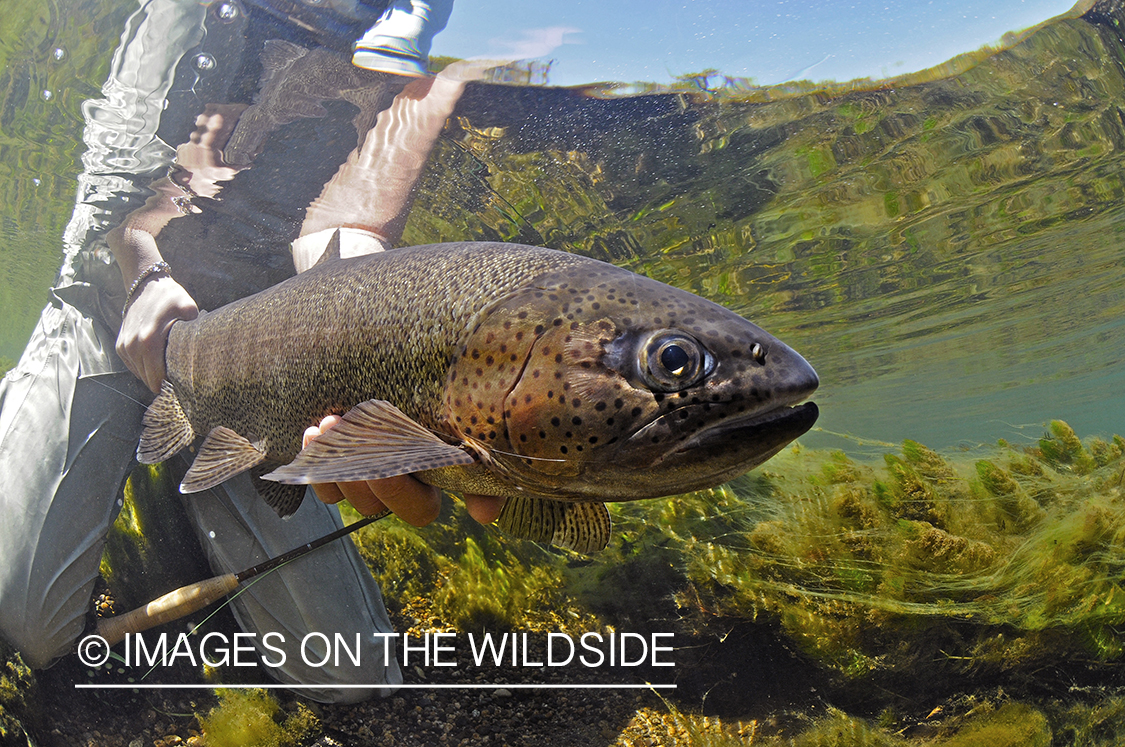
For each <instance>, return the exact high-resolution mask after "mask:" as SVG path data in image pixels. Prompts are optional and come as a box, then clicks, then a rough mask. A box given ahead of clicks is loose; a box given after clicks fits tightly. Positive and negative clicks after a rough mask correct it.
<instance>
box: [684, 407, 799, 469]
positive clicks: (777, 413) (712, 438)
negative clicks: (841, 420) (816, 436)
mask: <svg viewBox="0 0 1125 747" xmlns="http://www.w3.org/2000/svg"><path fill="white" fill-rule="evenodd" d="M819 416H820V409H819V408H818V407H817V406H816V403H815V402H805V403H803V404H799V405H794V406H789V405H782V406H780V407H775V408H773V409H771V410H767V411H766V412H762V413H754V414H752V415H749V416H746V417H742V418H738V419H734V420H724V421H722V422H720V423H716V424H715V425H713V426H711V427H709V428H706V429H705V430H703V431H700V432H699V433H697V434H696V435H695V436H693V437H692V438H691V439H689V440H687V441H685V442H684V443H683V444H682V445H681V446H680V447H679V448H677V449H676V450H675V451H672V452H670V454H669V456H671V455H672V454H681V453H684V452H687V451H692V450H697V449H699V448H701V447H707V446H712V445H714V444H716V443H719V442H724V441H726V442H732V443H738V444H741V445H742V446H743V447H744V448H747V447H751V449H752V446H753V444H755V443H756V444H758V445H760V446H761V447H762V448H764V449H767V450H769V449H775V447H776V449H775V450H774V451H772V452H771V453H770V454H769V455H768V456H772V455H773V454H774V453H776V450H777V449H780V448H782V447H783V446H785V445H786V444H788V443H789V442H790V441H793V440H794V439H796V438H798V437H800V436H802V435H804V434H805V433H807V432H808V430H809V429H810V428H812V427H813V425H814V424H815V423H816V420H817V418H818V417H819ZM747 442H749V443H747ZM768 456H767V457H765V458H768ZM765 458H763V459H762V461H765Z"/></svg>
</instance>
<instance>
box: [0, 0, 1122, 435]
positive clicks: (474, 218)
mask: <svg viewBox="0 0 1125 747" xmlns="http://www.w3.org/2000/svg"><path fill="white" fill-rule="evenodd" d="M131 7H132V6H130V5H129V4H128V3H117V2H100V3H99V2H77V1H76V0H69V2H66V3H62V4H59V3H45V4H41V5H37V4H35V3H31V2H26V3H18V4H15V5H14V7H12V8H6V9H5V12H4V14H3V18H2V19H0V65H2V67H0V70H2V72H0V263H2V264H0V266H2V268H3V270H2V273H0V320H2V321H0V356H4V357H5V358H8V359H15V358H17V357H18V356H19V354H20V352H21V350H22V348H23V345H24V343H25V342H26V339H27V336H28V334H29V332H30V329H31V327H32V326H33V324H34V321H35V319H36V317H37V315H38V313H39V310H40V309H41V307H42V305H43V303H44V301H45V298H46V290H47V288H48V287H49V285H50V283H51V280H52V278H53V276H54V273H55V272H56V271H57V268H58V265H59V262H60V258H61V250H60V248H59V240H58V239H59V236H60V234H61V231H62V228H63V227H64V226H65V223H66V221H67V220H68V218H69V213H70V210H71V208H72V199H73V197H72V196H73V190H74V186H75V181H74V180H75V175H76V174H77V172H78V170H79V167H80V162H79V159H80V156H81V145H80V142H81V141H80V133H81V124H82V118H81V112H80V108H79V107H80V104H81V102H82V101H83V100H84V99H85V98H88V97H91V96H96V95H97V93H98V89H99V87H100V84H101V81H103V80H104V76H105V73H106V70H107V66H108V59H109V55H110V54H111V52H112V49H113V47H114V46H115V45H116V43H117V34H118V33H119V32H118V31H117V29H120V27H121V24H122V21H123V18H124V17H125V15H127V13H128V11H129V10H130V9H131ZM90 18H95V19H98V20H95V21H89V20H81V19H90ZM1107 23H1108V22H1107ZM58 49H61V50H63V53H62V55H61V56H62V59H61V60H60V59H57V58H58V56H59V53H56V51H55V50H58ZM1123 54H1125V50H1123V47H1122V45H1121V43H1120V41H1119V40H1118V39H1117V37H1116V34H1115V33H1113V32H1111V31H1110V30H1109V26H1108V25H1106V24H1105V23H1103V24H1100V25H1099V24H1095V23H1091V22H1090V21H1088V20H1082V19H1079V20H1068V21H1059V22H1056V23H1054V24H1052V25H1050V26H1049V27H1047V28H1045V29H1043V30H1041V31H1040V32H1038V33H1037V34H1035V35H1034V36H1032V37H1031V38H1030V39H1028V40H1026V41H1025V42H1024V43H1022V44H1021V45H1019V46H1017V47H1015V48H1014V49H1011V50H1009V51H1006V52H1003V53H1000V54H998V55H996V56H995V57H993V58H991V59H988V60H986V61H984V62H983V63H982V64H980V65H977V66H976V67H974V68H972V69H971V70H969V71H968V72H964V73H962V74H961V75H959V76H956V77H952V78H947V79H944V80H935V81H931V82H926V83H918V84H915V85H903V86H900V87H898V88H894V89H889V90H874V91H872V90H869V91H858V92H854V93H850V94H847V95H836V96H833V95H828V94H826V93H823V92H822V93H813V94H806V95H800V94H799V93H794V92H791V91H790V92H788V93H786V92H782V91H778V90H776V89H775V90H773V91H770V92H761V91H751V92H749V93H747V92H745V91H742V92H740V93H739V94H738V95H734V94H730V95H728V94H725V93H723V92H720V93H718V94H708V93H697V94H695V95H677V94H665V95H649V96H642V97H635V98H616V99H599V98H595V97H592V96H584V95H583V94H581V93H579V92H574V91H564V90H559V89H528V88H519V87H510V86H505V87H500V86H492V87H486V86H480V87H477V88H475V89H471V90H470V92H469V93H468V94H467V95H466V96H465V98H464V99H463V100H462V103H461V105H460V108H459V110H458V112H457V113H458V115H459V118H457V119H455V120H454V121H453V122H452V123H451V125H450V127H449V128H448V130H447V132H446V135H445V137H444V138H443V140H442V141H441V143H440V144H439V147H438V149H437V152H436V153H435V156H434V158H433V159H432V160H431V165H430V168H429V172H428V174H427V176H426V179H425V182H424V184H423V193H422V195H421V197H420V198H419V200H418V203H417V205H416V208H415V211H414V213H413V215H412V218H411V223H410V226H409V228H408V230H407V233H406V239H407V240H408V241H411V242H414V243H416V242H421V241H431V240H460V239H472V238H489V237H502V238H510V239H516V240H521V241H527V242H531V243H540V244H545V245H549V246H554V247H558V248H564V249H569V250H572V251H578V252H582V253H586V254H591V255H594V256H599V257H602V258H606V259H610V260H612V261H615V262H617V263H620V264H625V265H628V266H630V267H631V268H633V269H636V270H638V271H641V272H644V273H646V274H649V275H652V276H654V277H657V278H659V279H661V280H664V281H666V282H671V283H674V284H676V285H680V286H683V287H685V288H688V289H690V290H693V291H695V292H698V293H700V294H702V295H705V296H708V297H710V298H712V299H714V300H717V301H719V302H721V303H723V304H725V305H727V306H729V307H731V308H733V309H735V310H737V311H739V312H740V313H743V314H745V315H747V316H748V317H750V318H751V319H753V320H755V321H757V322H758V323H760V324H761V325H762V326H764V327H765V328H766V329H768V330H770V331H771V332H773V333H774V334H776V335H778V336H780V337H781V338H782V339H784V340H786V341H787V342H788V343H789V344H791V345H792V346H793V347H795V348H797V349H798V350H799V351H801V353H802V354H804V355H805V356H806V357H807V358H808V359H809V360H810V362H812V363H813V365H814V366H815V367H816V369H817V371H818V372H819V374H820V376H821V381H822V388H821V392H820V393H819V394H818V395H817V401H818V403H819V404H820V406H821V411H822V416H821V420H820V423H819V426H820V428H822V429H823V431H825V432H830V433H847V434H851V435H853V436H855V437H857V438H860V439H865V440H870V441H883V442H898V441H901V439H903V438H905V437H910V438H915V439H917V440H920V441H922V442H924V443H928V444H931V445H933V446H935V447H937V448H948V447H953V446H957V445H964V444H975V443H980V442H989V441H992V440H995V439H996V438H998V437H1004V438H1008V439H1011V440H1013V441H1017V442H1018V441H1020V440H1021V439H1028V440H1030V439H1032V438H1036V437H1038V436H1039V435H1041V433H1042V430H1043V425H1044V423H1045V422H1046V421H1047V420H1048V419H1049V418H1052V417H1058V418H1062V419H1065V420H1067V421H1068V422H1069V423H1070V424H1071V425H1072V426H1073V427H1074V428H1075V429H1076V430H1077V432H1078V433H1080V434H1102V435H1109V434H1111V433H1112V432H1114V430H1120V429H1121V426H1120V424H1121V422H1123V421H1125V418H1123V417H1122V416H1123V415H1125V386H1123V384H1125V373H1123V369H1122V366H1121V359H1122V351H1123V350H1125V263H1123V262H1122V258H1123V255H1125V238H1123V233H1122V232H1123V230H1125V224H1122V221H1121V217H1122V211H1123V210H1125V188H1123V185H1122V179H1121V176H1120V174H1121V171H1122V169H1121V166H1122V164H1121V160H1122V155H1121V154H1122V148H1123V147H1125V125H1123V121H1125V116H1123V115H1122V114H1121V110H1120V108H1119V107H1120V105H1121V103H1122V102H1123V101H1125V96H1123V94H1122V90H1123V85H1125V78H1123V76H1122V72H1121V65H1122V57H1123ZM44 92H50V93H49V94H48V93H44ZM782 94H784V95H782ZM770 99H775V100H770ZM807 440H808V442H809V443H811V444H814V445H832V446H842V447H843V448H846V449H849V450H862V449H863V445H862V443H861V442H857V441H854V440H852V439H846V440H840V439H839V438H837V437H835V436H831V435H828V433H824V432H821V433H814V434H812V435H810V436H809V437H808V439H807Z"/></svg>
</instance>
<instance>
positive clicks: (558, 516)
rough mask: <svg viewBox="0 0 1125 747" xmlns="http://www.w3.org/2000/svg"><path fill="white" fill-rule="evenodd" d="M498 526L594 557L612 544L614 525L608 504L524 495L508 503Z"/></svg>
mask: <svg viewBox="0 0 1125 747" xmlns="http://www.w3.org/2000/svg"><path fill="white" fill-rule="evenodd" d="M496 526H498V527H500V529H501V530H502V531H504V532H506V533H508V534H510V535H512V536H514V537H521V538H523V539H529V540H531V541H532V542H545V543H549V544H552V545H557V546H558V547H565V548H567V549H570V550H574V551H575V552H580V553H584V554H590V553H595V552H600V551H601V550H604V549H605V546H606V545H607V544H609V534H610V530H611V528H612V522H611V521H610V518H609V510H608V509H606V507H605V504H604V503H596V502H583V503H573V502H569V501H555V500H551V499H549V498H539V497H536V496H529V495H520V496H513V497H511V498H508V500H507V502H505V503H504V508H503V509H502V510H501V511H500V516H499V518H497V519H496Z"/></svg>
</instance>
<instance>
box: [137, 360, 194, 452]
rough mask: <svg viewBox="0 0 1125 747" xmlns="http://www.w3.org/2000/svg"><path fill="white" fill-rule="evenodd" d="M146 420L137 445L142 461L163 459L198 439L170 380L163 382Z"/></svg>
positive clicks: (147, 411)
mask: <svg viewBox="0 0 1125 747" xmlns="http://www.w3.org/2000/svg"><path fill="white" fill-rule="evenodd" d="M142 422H143V423H144V431H143V432H142V433H141V442H140V444H139V445H138V446H137V461H139V462H140V463H141V464H156V463H158V462H163V461H164V460H166V459H168V458H170V457H172V456H173V455H175V454H176V452H178V451H179V450H180V449H182V448H184V447H185V446H187V445H188V444H190V443H191V442H192V441H193V440H194V439H195V431H194V430H193V429H192V427H191V421H189V420H188V417H187V413H185V412H184V408H183V407H182V406H181V405H180V400H179V399H178V398H177V397H176V390H175V389H173V388H172V385H171V384H170V383H169V382H168V380H167V379H165V380H164V382H163V383H162V384H161V385H160V394H158V395H157V396H156V399H155V400H153V402H152V404H151V405H149V406H148V410H146V411H145V416H144V420H143V421H142Z"/></svg>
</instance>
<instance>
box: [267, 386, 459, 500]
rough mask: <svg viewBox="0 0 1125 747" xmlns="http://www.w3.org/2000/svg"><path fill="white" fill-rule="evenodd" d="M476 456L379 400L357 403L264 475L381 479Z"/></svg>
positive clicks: (305, 480)
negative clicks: (329, 426) (283, 464)
mask: <svg viewBox="0 0 1125 747" xmlns="http://www.w3.org/2000/svg"><path fill="white" fill-rule="evenodd" d="M474 461H475V459H474V458H473V457H472V456H471V455H470V454H468V453H467V452H465V451H463V450H462V449H459V448H457V447H456V446H452V445H450V444H447V443H446V442H444V441H442V440H441V439H440V438H438V437H437V436H436V435H434V434H433V433H432V432H430V431H429V430H427V429H426V428H425V427H423V426H422V425H420V424H418V423H417V422H415V421H414V420H411V419H410V418H409V417H408V416H407V415H405V414H404V413H403V412H402V411H401V410H399V409H398V408H397V407H395V406H394V405H392V404H391V403H389V402H385V401H383V400H375V399H372V400H368V401H367V402H362V403H360V404H358V405H356V406H355V407H353V408H352V409H351V410H349V411H348V412H347V414H345V415H344V417H343V420H341V421H340V422H339V423H337V424H336V425H335V426H333V427H332V428H330V429H329V430H328V431H327V432H325V433H324V434H322V435H320V436H318V437H317V439H316V440H315V441H313V442H312V443H310V444H309V445H308V446H306V447H305V448H304V450H302V451H301V453H300V454H298V455H297V458H296V459H294V460H293V461H292V462H290V463H289V464H286V465H285V466H283V467H279V468H277V469H275V470H274V471H273V472H271V473H269V474H267V475H263V477H264V479H266V480H275V481H277V482H281V483H286V484H290V485H299V484H309V483H321V482H355V481H357V480H380V479H383V478H385V477H395V476H397V475H405V474H409V473H411V472H420V471H422V470H427V469H437V468H439V467H455V466H458V465H461V466H467V465H470V464H473V463H474Z"/></svg>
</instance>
